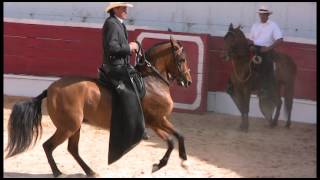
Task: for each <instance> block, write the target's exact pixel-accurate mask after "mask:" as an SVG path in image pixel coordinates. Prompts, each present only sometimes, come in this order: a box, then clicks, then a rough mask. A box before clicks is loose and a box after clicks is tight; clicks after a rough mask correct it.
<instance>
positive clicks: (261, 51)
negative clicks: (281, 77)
mask: <svg viewBox="0 0 320 180" xmlns="http://www.w3.org/2000/svg"><path fill="white" fill-rule="evenodd" d="M257 13H259V17H260V22H257V23H255V24H253V26H252V28H251V31H250V35H249V44H250V45H249V46H250V50H251V51H254V52H255V53H256V55H259V56H261V57H262V64H261V65H260V66H259V67H258V69H257V71H258V73H259V75H260V82H261V90H262V91H261V95H263V96H265V97H267V98H270V96H269V95H272V92H271V91H270V90H272V89H274V88H272V87H273V86H274V85H275V78H274V73H273V63H272V59H273V58H272V53H271V50H273V49H274V48H275V47H276V46H278V45H279V44H280V43H281V42H282V41H283V35H282V32H281V30H280V28H279V27H278V25H277V24H276V23H275V22H273V21H271V20H269V16H270V15H271V14H272V12H271V11H270V10H269V9H268V8H267V7H266V6H261V7H260V8H259V10H258V11H257Z"/></svg>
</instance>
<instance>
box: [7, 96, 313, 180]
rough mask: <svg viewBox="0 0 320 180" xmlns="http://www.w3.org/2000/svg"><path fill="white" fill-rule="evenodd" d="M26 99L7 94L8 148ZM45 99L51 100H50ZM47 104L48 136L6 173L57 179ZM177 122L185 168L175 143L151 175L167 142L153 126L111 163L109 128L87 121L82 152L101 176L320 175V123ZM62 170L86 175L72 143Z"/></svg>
mask: <svg viewBox="0 0 320 180" xmlns="http://www.w3.org/2000/svg"><path fill="white" fill-rule="evenodd" d="M24 99H25V98H24V97H13V96H10V97H9V96H4V108H3V110H4V114H3V116H4V130H3V138H4V139H3V140H4V148H5V147H6V144H7V141H8V140H7V138H8V134H7V123H8V119H9V116H10V113H11V108H12V106H13V104H14V103H15V102H17V101H21V100H24ZM44 101H45V100H44ZM44 105H45V104H44V103H43V113H44V115H43V117H42V126H43V133H42V138H41V139H40V140H39V141H38V142H37V143H36V144H35V146H34V147H32V148H30V149H29V150H27V151H25V152H24V153H22V154H19V155H16V156H14V157H11V158H9V159H4V177H28V178H40V177H49V178H50V177H53V176H52V173H51V169H50V166H49V164H48V162H47V158H46V155H45V153H44V150H43V149H42V143H43V142H45V141H46V140H47V139H48V138H49V137H50V136H51V135H52V134H53V133H54V131H55V129H56V128H55V127H54V125H53V124H52V122H51V120H50V117H49V116H48V114H47V113H46V109H45V106H44ZM172 122H173V124H174V125H175V127H176V128H177V129H178V130H179V131H180V132H181V133H182V134H183V135H184V136H185V144H186V151H187V155H188V165H189V166H188V168H187V169H185V168H183V167H181V166H180V163H181V160H180V159H179V155H178V148H177V146H178V143H177V141H175V149H174V150H173V152H172V154H171V156H170V159H169V161H168V164H167V166H165V167H163V168H162V169H161V170H159V171H157V172H155V173H151V169H152V164H154V163H158V162H159V160H160V159H161V158H162V157H163V155H164V154H165V152H166V149H167V145H166V143H165V142H164V141H162V140H161V139H160V138H159V137H158V136H156V134H155V133H154V132H153V131H152V130H151V129H148V132H149V135H150V136H151V138H150V139H149V140H146V141H142V142H141V143H140V144H139V145H137V146H136V147H135V148H134V149H133V150H131V151H130V152H129V153H127V154H126V155H125V156H123V157H122V158H121V159H120V160H119V161H117V162H115V163H113V164H112V165H110V166H108V164H107V154H108V140H109V132H108V131H105V130H101V129H98V128H96V127H92V126H90V125H87V124H83V125H82V128H81V135H80V142H79V152H80V156H81V157H82V158H83V160H84V161H85V162H86V163H87V164H88V165H89V166H90V167H91V168H92V169H93V170H95V171H96V172H97V173H98V174H99V175H100V176H101V177H107V178H109V177H213V178H215V177H296V178H298V177H316V163H317V161H316V125H312V124H304V123H297V122H293V123H292V126H291V129H286V128H285V127H284V125H285V122H284V121H279V125H278V127H276V128H274V129H270V128H269V127H268V126H267V122H266V121H265V120H262V119H259V118H250V120H249V122H250V128H249V132H248V133H243V132H240V131H238V129H237V128H238V126H239V124H240V117H239V116H230V115H225V114H217V113H204V114H187V113H173V114H172ZM53 156H54V158H55V161H56V162H57V166H58V168H59V169H60V170H61V171H62V172H63V173H64V174H66V175H67V177H80V178H85V177H86V176H85V173H84V172H83V170H82V169H81V167H80V166H79V165H78V164H77V162H76V161H75V160H74V159H73V157H72V156H71V154H69V152H68V151H67V142H64V143H63V144H61V145H60V146H58V147H57V148H56V149H55V151H54V152H53Z"/></svg>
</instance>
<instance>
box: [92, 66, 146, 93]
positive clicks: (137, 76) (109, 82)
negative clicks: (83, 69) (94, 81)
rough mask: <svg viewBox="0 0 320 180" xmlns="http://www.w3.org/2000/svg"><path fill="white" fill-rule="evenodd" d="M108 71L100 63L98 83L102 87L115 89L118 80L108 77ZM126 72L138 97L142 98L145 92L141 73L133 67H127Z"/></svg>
mask: <svg viewBox="0 0 320 180" xmlns="http://www.w3.org/2000/svg"><path fill="white" fill-rule="evenodd" d="M108 71H109V70H108V68H107V67H106V66H104V65H101V66H100V67H99V68H98V83H99V84H101V85H102V86H103V87H107V88H109V89H111V88H112V89H116V87H118V86H119V85H120V84H119V83H120V82H117V81H115V80H114V79H112V78H110V76H109V72H108ZM128 73H129V77H130V79H131V81H132V83H134V84H135V86H136V88H137V92H138V94H139V98H140V99H142V98H143V97H144V96H145V94H146V89H145V85H144V81H143V78H142V77H143V76H142V74H141V73H140V72H139V71H137V70H136V69H134V68H130V69H128Z"/></svg>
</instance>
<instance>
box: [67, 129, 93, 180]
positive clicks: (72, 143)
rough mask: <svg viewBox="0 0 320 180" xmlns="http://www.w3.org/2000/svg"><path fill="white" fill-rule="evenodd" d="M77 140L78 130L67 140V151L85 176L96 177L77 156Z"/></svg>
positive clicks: (78, 136)
mask: <svg viewBox="0 0 320 180" xmlns="http://www.w3.org/2000/svg"><path fill="white" fill-rule="evenodd" d="M79 138H80V128H79V130H78V131H77V132H76V133H74V134H73V135H72V136H71V137H70V138H69V141H68V151H69V152H70V154H71V155H72V156H73V157H74V159H75V160H76V161H77V162H78V163H79V165H80V166H81V168H82V169H83V170H84V172H85V173H86V174H87V176H91V177H95V176H97V174H96V173H95V172H94V171H93V170H92V169H91V168H90V167H89V166H88V165H87V164H86V163H85V162H84V161H83V160H82V158H81V157H80V155H79V149H78V145H79Z"/></svg>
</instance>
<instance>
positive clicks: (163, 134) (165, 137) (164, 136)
mask: <svg viewBox="0 0 320 180" xmlns="http://www.w3.org/2000/svg"><path fill="white" fill-rule="evenodd" d="M154 131H155V132H156V134H158V136H159V137H160V138H161V139H163V140H165V141H166V142H167V144H168V150H167V152H166V154H165V155H164V156H163V158H162V159H161V160H160V162H159V164H154V165H153V167H152V172H155V171H158V170H159V169H161V168H162V167H163V166H165V165H166V164H167V162H168V160H169V157H170V154H171V152H172V150H173V147H174V142H173V140H172V139H171V138H170V136H169V134H168V133H167V132H165V131H164V130H162V129H159V128H154Z"/></svg>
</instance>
